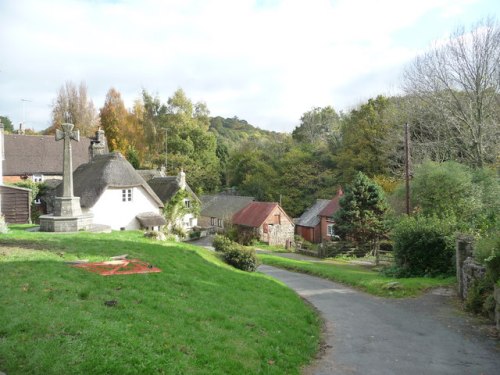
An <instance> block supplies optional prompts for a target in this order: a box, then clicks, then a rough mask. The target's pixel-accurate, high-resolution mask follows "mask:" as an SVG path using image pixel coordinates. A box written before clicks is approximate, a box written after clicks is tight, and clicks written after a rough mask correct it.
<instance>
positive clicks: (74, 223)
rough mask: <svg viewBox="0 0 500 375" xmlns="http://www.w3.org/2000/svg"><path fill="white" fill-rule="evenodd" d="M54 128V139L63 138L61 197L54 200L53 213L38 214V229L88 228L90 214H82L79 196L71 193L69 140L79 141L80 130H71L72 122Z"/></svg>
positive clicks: (60, 230) (90, 220)
mask: <svg viewBox="0 0 500 375" xmlns="http://www.w3.org/2000/svg"><path fill="white" fill-rule="evenodd" d="M61 127H62V130H59V129H57V130H56V141H60V140H64V147H63V180H62V187H63V193H62V197H56V198H55V201H54V213H53V214H51V215H43V216H40V230H41V231H43V232H76V231H79V230H88V229H89V228H90V227H91V225H92V214H82V208H81V206H80V197H75V196H74V195H73V161H72V154H71V141H72V140H74V141H77V142H79V141H80V132H79V131H78V130H73V127H74V125H73V124H62V126H61Z"/></svg>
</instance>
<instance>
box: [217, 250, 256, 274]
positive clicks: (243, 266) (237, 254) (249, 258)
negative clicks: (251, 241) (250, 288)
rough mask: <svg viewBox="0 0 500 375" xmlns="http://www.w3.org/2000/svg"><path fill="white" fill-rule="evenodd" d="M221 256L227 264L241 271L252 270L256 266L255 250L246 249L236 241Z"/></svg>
mask: <svg viewBox="0 0 500 375" xmlns="http://www.w3.org/2000/svg"><path fill="white" fill-rule="evenodd" d="M223 258H224V261H225V262H226V263H227V264H230V265H231V266H233V267H235V268H238V269H240V270H243V271H249V272H253V271H255V270H256V269H257V266H258V262H257V256H256V255H255V250H253V249H246V248H244V247H242V246H240V245H238V244H236V243H233V244H232V245H231V246H229V247H228V248H227V249H226V251H225V252H224V255H223Z"/></svg>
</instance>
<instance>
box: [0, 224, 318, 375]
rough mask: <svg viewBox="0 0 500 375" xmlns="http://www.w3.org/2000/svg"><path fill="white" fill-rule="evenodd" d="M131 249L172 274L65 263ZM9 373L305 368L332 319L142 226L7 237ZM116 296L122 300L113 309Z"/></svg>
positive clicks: (4, 324)
mask: <svg viewBox="0 0 500 375" xmlns="http://www.w3.org/2000/svg"><path fill="white" fill-rule="evenodd" d="M120 254H129V257H131V258H140V259H142V260H144V261H147V262H149V263H151V264H153V265H154V266H156V267H159V268H160V269H161V270H162V272H161V273H151V274H136V275H119V276H106V277H105V276H100V275H98V274H93V273H90V272H87V271H85V270H82V269H77V268H74V267H71V266H69V265H68V264H65V261H68V260H75V259H89V260H96V261H97V260H106V259H108V257H109V256H115V255H120ZM0 285H1V288H0V371H2V372H5V373H7V374H9V375H13V374H69V373H71V374H259V373H262V374H298V373H299V372H300V368H301V367H302V366H303V365H305V364H307V363H308V362H309V361H310V360H311V358H312V357H313V356H314V354H315V352H316V351H317V349H318V344H319V334H320V329H319V326H320V322H319V319H318V317H317V315H316V314H315V313H314V311H312V309H311V308H310V307H309V306H307V305H306V304H304V303H303V301H302V300H300V298H299V297H298V296H297V295H296V294H295V293H294V292H292V291H291V290H289V289H288V288H286V287H285V286H284V285H283V284H280V283H279V282H277V281H274V280H272V279H270V278H269V277H266V276H264V275H262V274H258V273H252V274H250V273H244V272H241V271H237V270H234V269H232V268H230V267H229V266H227V265H225V264H223V263H221V262H220V261H219V260H218V259H217V258H216V256H215V255H214V254H213V253H210V252H208V251H206V250H203V249H200V248H197V247H193V246H190V245H185V244H176V243H160V242H155V241H153V240H149V239H145V238H143V237H142V234H141V233H139V232H114V233H111V234H89V233H78V234H71V235H69V234H66V235H65V234H58V235H57V234H49V233H27V232H24V231H20V230H12V231H11V233H9V234H7V235H0ZM105 301H117V304H116V305H115V306H112V307H108V306H106V305H105V303H104V302H105Z"/></svg>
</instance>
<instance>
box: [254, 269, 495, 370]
mask: <svg viewBox="0 0 500 375" xmlns="http://www.w3.org/2000/svg"><path fill="white" fill-rule="evenodd" d="M259 271H260V272H262V273H265V274H267V275H270V276H272V277H274V278H276V279H279V280H281V281H283V282H284V283H285V284H287V285H288V286H289V287H290V288H292V289H294V290H295V291H296V292H297V293H298V294H299V295H300V296H302V297H304V298H305V299H307V300H308V301H309V302H311V303H312V304H313V305H314V306H315V307H316V308H317V309H318V310H319V311H320V312H321V314H322V315H323V318H324V319H325V322H326V337H325V338H324V339H325V341H326V344H327V349H326V352H325V353H324V354H323V355H322V357H321V358H320V359H318V360H317V361H316V362H315V363H314V364H313V365H312V366H311V367H310V368H307V369H305V373H306V374H308V375H309V374H310V375H312V374H314V375H327V374H328V375H331V374H334V375H337V374H338V375H352V374H361V375H371V374H373V375H379V374H380V375H391V374H394V375H412V374H415V375H417V374H418V375H421V374H439V375H445V374H450V375H459V374H464V375H465V374H467V375H473V374H477V375H496V374H500V351H499V350H498V341H496V340H495V339H490V338H488V337H487V336H486V335H484V333H483V334H481V333H478V332H477V330H474V329H471V328H470V324H467V322H466V319H467V317H465V316H464V315H462V314H460V312H459V311H458V310H457V309H455V308H454V307H453V306H452V305H451V300H452V298H451V297H450V296H446V295H442V294H446V293H434V294H433V293H429V294H427V295H425V296H422V297H419V298H408V299H399V300H392V299H385V298H378V297H374V296H371V295H367V294H365V293H362V292H359V291H356V290H354V289H351V288H348V287H346V286H344V285H342V284H338V283H334V282H331V281H328V280H324V279H320V278H317V277H313V276H309V275H304V274H299V273H293V272H289V271H285V270H281V269H278V268H274V267H270V266H266V265H262V266H260V267H259ZM440 294H441V295H440Z"/></svg>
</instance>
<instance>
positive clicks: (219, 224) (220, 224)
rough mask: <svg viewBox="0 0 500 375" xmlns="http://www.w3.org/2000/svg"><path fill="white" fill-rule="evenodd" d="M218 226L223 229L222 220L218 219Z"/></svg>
mask: <svg viewBox="0 0 500 375" xmlns="http://www.w3.org/2000/svg"><path fill="white" fill-rule="evenodd" d="M217 226H218V227H219V228H222V227H223V221H222V219H217Z"/></svg>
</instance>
